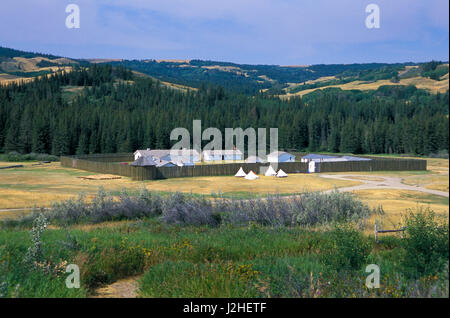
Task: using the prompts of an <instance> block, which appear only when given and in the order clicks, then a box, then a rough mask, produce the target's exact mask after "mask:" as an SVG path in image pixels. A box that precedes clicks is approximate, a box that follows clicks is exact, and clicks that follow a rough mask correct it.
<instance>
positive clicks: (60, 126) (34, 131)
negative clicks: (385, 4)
mask: <svg viewBox="0 0 450 318" xmlns="http://www.w3.org/2000/svg"><path fill="white" fill-rule="evenodd" d="M68 88H72V90H71V89H68ZM73 88H78V89H75V90H73ZM448 105H449V97H448V92H447V93H445V94H429V93H427V92H425V91H423V90H419V89H416V88H415V87H413V86H409V87H407V86H384V87H380V88H379V89H378V90H376V91H371V92H361V91H342V90H339V89H326V90H324V91H318V92H314V93H312V94H308V95H306V96H304V97H303V98H300V97H298V98H291V99H289V100H281V99H279V98H275V97H269V96H264V95H259V94H257V95H254V96H248V95H243V94H238V93H232V92H228V91H226V90H224V89H223V88H222V87H220V86H212V85H209V86H208V85H201V86H200V88H199V89H198V90H197V91H189V92H181V91H177V90H174V89H172V88H168V87H164V86H162V85H160V83H159V82H158V81H155V80H152V79H150V78H142V77H139V78H138V77H133V74H132V73H131V72H130V70H128V69H126V68H124V67H113V66H111V65H91V66H90V67H89V68H85V67H79V68H76V69H74V70H73V71H72V72H66V73H62V72H61V73H57V74H54V75H52V76H49V77H45V76H44V77H42V78H37V79H35V80H34V81H32V82H30V83H26V84H20V85H18V84H10V85H8V86H4V87H1V88H0V150H1V151H2V152H11V151H17V152H20V153H29V152H35V153H49V154H53V155H71V154H88V153H114V152H132V151H134V150H136V149H142V148H144V149H145V148H169V147H170V146H171V145H172V144H173V143H174V142H175V141H172V142H171V141H170V138H169V136H170V132H171V130H172V129H173V128H176V127H184V128H187V129H188V130H192V121H193V120H194V119H200V120H202V127H203V128H207V127H217V128H219V129H220V130H221V131H222V132H223V135H224V131H225V128H228V127H230V128H236V127H241V128H243V129H246V128H248V127H253V128H255V129H256V128H271V127H277V128H279V148H281V149H288V150H293V149H295V150H299V151H306V150H308V151H330V152H350V153H360V154H364V153H396V154H403V153H406V154H420V155H424V154H430V153H436V152H439V151H447V152H448V141H449V140H448V130H449V129H448ZM205 143H207V141H205Z"/></svg>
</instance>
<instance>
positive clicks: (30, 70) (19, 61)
mask: <svg viewBox="0 0 450 318" xmlns="http://www.w3.org/2000/svg"><path fill="white" fill-rule="evenodd" d="M80 64H82V63H80V62H79V61H76V60H73V59H68V58H63V57H58V56H54V55H49V54H40V53H31V52H23V51H18V50H14V49H9V48H4V47H0V84H7V83H11V82H16V83H18V82H28V81H30V80H32V79H33V78H34V77H37V76H44V75H48V74H52V73H54V72H57V71H60V70H65V71H70V70H71V69H72V67H73V66H75V65H80Z"/></svg>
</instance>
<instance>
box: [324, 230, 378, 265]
mask: <svg viewBox="0 0 450 318" xmlns="http://www.w3.org/2000/svg"><path fill="white" fill-rule="evenodd" d="M329 235H330V241H329V242H328V244H327V245H326V247H325V249H324V251H323V254H322V260H323V261H324V263H325V264H327V265H330V266H332V267H333V268H335V269H336V270H338V271H339V270H341V269H360V268H361V267H362V266H363V265H364V264H366V261H367V258H368V256H369V254H370V252H371V249H372V246H371V244H370V243H369V241H368V239H367V238H365V237H364V236H363V235H362V233H361V232H359V231H357V230H355V229H353V228H352V227H351V226H350V225H348V224H346V225H342V226H337V227H335V228H334V229H333V230H332V231H330V232H329Z"/></svg>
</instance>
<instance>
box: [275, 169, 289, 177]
mask: <svg viewBox="0 0 450 318" xmlns="http://www.w3.org/2000/svg"><path fill="white" fill-rule="evenodd" d="M287 176H288V175H287V173H286V172H284V171H283V170H281V169H280V170H278V172H277V178H286V177H287Z"/></svg>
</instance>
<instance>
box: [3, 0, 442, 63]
mask: <svg viewBox="0 0 450 318" xmlns="http://www.w3.org/2000/svg"><path fill="white" fill-rule="evenodd" d="M70 3H74V4H77V5H78V6H79V8H80V18H81V27H80V29H67V28H66V26H65V20H66V17H67V15H68V14H67V13H66V12H65V8H66V6H67V5H68V4H70ZM370 3H375V4H377V5H378V6H379V7H380V28H379V29H368V28H366V26H365V19H366V16H367V15H368V14H367V13H366V12H365V8H366V6H367V5H368V4H370ZM448 10H449V2H448V0H395V1H392V0H369V1H362V0H297V1H294V0H226V1H224V0H222V1H216V0H164V1H163V0H39V1H36V0H2V2H1V10H0V45H1V46H7V47H13V48H17V49H22V50H30V51H38V52H43V53H52V54H56V55H62V56H68V57H74V58H126V59H194V58H197V59H203V60H216V61H230V62H236V63H248V64H279V65H305V64H322V63H323V64H331V63H355V62H358V63H364V62H409V61H413V62H421V61H429V60H432V59H435V60H445V61H448V59H449V58H448V56H449V50H448V47H449V31H448V30H449V14H448Z"/></svg>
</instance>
